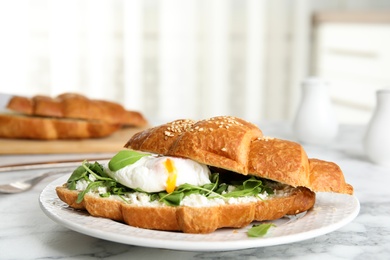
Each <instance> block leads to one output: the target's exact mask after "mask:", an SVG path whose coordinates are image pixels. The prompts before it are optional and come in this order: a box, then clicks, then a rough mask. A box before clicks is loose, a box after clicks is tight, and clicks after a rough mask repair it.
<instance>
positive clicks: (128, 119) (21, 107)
mask: <svg viewBox="0 0 390 260" xmlns="http://www.w3.org/2000/svg"><path fill="white" fill-rule="evenodd" d="M7 108H8V109H10V110H13V111H16V112H20V113H24V114H28V115H36V116H45V117H57V118H75V119H84V120H96V121H97V120H99V121H104V122H107V123H111V124H121V125H131V126H145V125H147V120H146V119H145V118H144V117H143V116H142V114H141V113H139V112H137V111H127V110H126V109H125V108H124V107H123V106H121V105H120V104H118V103H115V102H109V101H104V100H95V99H89V98H87V97H85V96H82V95H79V94H75V93H64V94H61V95H59V96H57V97H55V98H52V97H48V96H41V95H38V96H34V97H32V98H26V97H21V96H14V97H12V98H11V100H10V101H9V103H8V105H7Z"/></svg>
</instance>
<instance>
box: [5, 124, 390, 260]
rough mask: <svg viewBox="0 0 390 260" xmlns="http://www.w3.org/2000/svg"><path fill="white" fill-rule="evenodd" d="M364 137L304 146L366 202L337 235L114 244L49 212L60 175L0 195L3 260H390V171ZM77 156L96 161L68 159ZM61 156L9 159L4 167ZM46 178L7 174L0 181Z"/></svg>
mask: <svg viewBox="0 0 390 260" xmlns="http://www.w3.org/2000/svg"><path fill="white" fill-rule="evenodd" d="M260 127H261V128H262V129H263V132H264V134H265V135H268V136H274V137H279V138H284V139H289V140H294V139H295V138H294V135H293V133H292V131H291V128H290V127H289V125H288V124H282V123H277V122H276V123H275V122H273V123H269V122H268V123H267V122H265V123H262V124H260ZM364 131H365V128H364V127H363V126H350V125H349V126H346V125H343V126H341V128H340V132H339V135H338V137H337V139H336V140H335V141H334V142H332V143H329V144H328V145H327V146H313V145H305V144H304V147H305V149H306V151H307V153H308V155H309V157H317V158H321V159H324V160H330V161H334V162H336V163H337V164H339V165H340V167H341V168H342V170H343V171H344V174H345V177H346V179H347V181H348V182H349V183H350V184H352V185H353V186H354V188H355V195H356V197H357V198H358V199H359V201H360V204H361V210H360V213H359V215H358V216H357V217H356V219H355V220H353V221H352V222H351V223H349V224H348V225H346V226H344V227H342V228H341V229H339V230H337V231H334V232H332V233H329V234H326V235H322V236H319V237H317V238H314V239H310V240H306V241H302V242H297V243H293V244H286V245H279V246H271V247H263V248H255V249H245V250H238V251H228V252H188V251H175V250H166V249H158V248H143V247H137V246H131V245H124V244H119V243H114V242H109V241H105V240H101V239H97V238H93V237H89V236H87V235H83V234H80V233H77V232H75V231H71V230H69V229H67V228H65V227H63V226H61V225H59V224H57V223H55V222H53V221H52V220H51V219H49V218H48V217H47V216H46V215H45V214H44V213H43V212H42V210H41V209H40V207H39V203H38V197H39V194H40V192H41V191H42V190H43V188H44V187H45V186H46V185H47V184H48V183H50V182H51V181H53V180H55V179H56V178H58V177H59V176H51V177H49V178H47V179H45V180H43V181H42V182H40V183H39V184H38V185H37V186H36V187H34V188H33V189H32V190H30V191H28V192H25V193H21V194H13V195H6V194H0V259H95V258H104V259H170V260H173V259H262V258H265V259H286V258H288V259H300V260H302V259H314V258H315V259H390V221H389V220H390V188H389V183H390V169H389V168H383V167H381V166H377V165H374V164H372V163H371V162H369V161H368V160H367V159H366V156H365V154H364V151H363V147H362V138H363V134H364ZM77 156H84V157H88V156H92V155H76V156H75V155H69V156H66V157H69V158H77ZM61 157H63V156H56V155H51V156H46V155H35V156H34V157H31V156H28V155H25V156H23V155H22V156H11V155H3V156H0V165H5V164H9V163H20V162H24V161H28V162H31V161H39V160H47V159H59V158H61ZM92 157H95V155H93V156H92ZM82 159H83V158H80V160H82ZM39 172H41V170H32V171H30V170H29V171H13V172H0V183H6V182H7V181H11V180H15V179H18V178H26V177H27V176H32V175H34V174H38V173H39Z"/></svg>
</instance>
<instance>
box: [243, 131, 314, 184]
mask: <svg viewBox="0 0 390 260" xmlns="http://www.w3.org/2000/svg"><path fill="white" fill-rule="evenodd" d="M248 164H249V166H248V167H249V172H250V173H251V174H252V175H255V176H259V177H262V178H266V179H270V180H274V181H278V182H282V183H286V184H289V185H291V186H294V187H297V186H304V187H311V186H310V180H309V161H308V158H307V155H306V152H305V151H304V149H303V147H302V146H301V145H300V144H298V143H295V142H291V141H286V140H281V139H277V138H268V137H265V138H259V139H256V140H255V141H253V142H252V144H251V147H250V151H249V161H248Z"/></svg>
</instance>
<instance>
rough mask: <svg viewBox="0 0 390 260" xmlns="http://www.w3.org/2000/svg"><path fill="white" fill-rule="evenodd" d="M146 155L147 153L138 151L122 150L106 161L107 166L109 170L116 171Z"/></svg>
mask: <svg viewBox="0 0 390 260" xmlns="http://www.w3.org/2000/svg"><path fill="white" fill-rule="evenodd" d="M148 155H149V154H146V153H139V152H136V151H133V150H122V151H119V152H118V153H117V154H116V155H115V156H114V157H112V158H111V160H110V161H109V162H108V168H110V170H111V171H118V170H120V169H122V168H124V167H126V166H127V165H130V164H133V163H135V162H136V161H138V160H139V159H141V158H142V157H144V156H148Z"/></svg>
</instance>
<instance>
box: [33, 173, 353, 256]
mask: <svg viewBox="0 0 390 260" xmlns="http://www.w3.org/2000/svg"><path fill="white" fill-rule="evenodd" d="M68 177H69V176H67V175H65V176H61V177H59V178H57V179H55V180H54V181H52V182H50V183H49V184H48V185H46V186H45V188H44V189H43V190H42V191H41V193H40V195H39V204H40V208H41V210H42V211H43V212H44V213H45V215H46V216H47V217H49V218H50V219H51V220H53V221H54V222H56V223H57V224H60V225H62V226H64V227H67V228H69V229H71V230H73V231H75V232H78V233H81V234H85V235H88V236H91V237H95V238H99V239H103V240H107V241H112V242H117V243H121V244H127V245H134V246H142V247H149V248H162V249H171V250H181V251H233V250H240V249H249V248H260V247H268V246H274V245H283V244H290V243H295V242H300V241H304V240H308V239H312V238H315V237H318V236H322V235H325V234H328V233H331V232H333V231H336V230H337V229H339V228H341V227H343V226H345V225H347V224H348V223H350V222H352V221H353V220H354V219H355V218H356V217H357V215H358V214H359V212H360V202H359V200H358V199H357V197H356V196H354V195H346V194H338V195H340V196H342V195H344V196H349V198H352V202H353V204H354V207H353V209H352V212H350V213H349V214H348V215H346V216H345V217H344V218H343V219H341V220H339V221H337V222H335V223H332V224H329V225H326V226H322V227H320V228H316V229H312V230H308V231H304V232H300V233H294V234H290V235H285V236H277V237H272V236H268V235H266V236H265V237H261V238H247V239H245V240H243V241H237V240H223V241H209V240H204V238H205V236H208V235H209V234H185V233H180V232H170V231H159V230H147V229H142V228H137V227H132V226H128V225H126V224H124V223H119V222H116V221H113V220H110V219H106V218H98V217H93V216H90V215H88V213H85V215H84V212H82V211H78V210H74V209H71V208H69V207H67V209H68V210H70V211H74V212H75V213H77V214H78V215H79V216H80V217H81V218H92V219H98V220H99V221H103V223H106V222H107V223H112V224H113V225H125V227H126V229H129V230H131V231H134V232H136V231H139V230H141V232H146V233H151V235H153V234H160V235H161V234H165V233H166V234H167V235H168V234H176V235H177V234H180V235H179V236H184V237H185V236H199V238H200V239H199V240H195V241H194V240H172V241H173V242H174V243H173V245H172V243H167V240H160V239H154V238H145V237H137V236H134V235H124V234H117V233H115V234H112V233H110V232H106V231H102V230H94V229H88V228H85V227H84V226H83V225H81V224H80V223H74V222H71V221H69V220H66V219H63V218H61V214H58V213H54V212H52V211H51V210H50V207H54V206H53V205H57V204H64V205H66V204H65V203H64V202H62V201H61V200H60V199H59V198H58V197H57V196H54V197H52V198H47V197H46V196H48V195H50V194H53V193H54V194H55V187H56V186H60V185H62V184H63V183H65V182H66V180H67V178H68ZM319 194H321V195H320V196H327V194H329V193H317V196H318V195H319ZM55 195H56V194H55ZM47 199H51V201H50V202H51V203H52V205H49V202H47V201H46V200H47ZM55 203H57V204H55ZM317 203H318V200H316V204H315V206H317V207H318V206H321V205H317ZM57 207H58V208H56V209H57V210H58V209H63V208H61V207H60V206H57ZM65 207H66V206H65ZM60 212H61V211H60ZM64 212H65V211H64ZM68 213H69V212H67V213H65V215H66V214H68ZM308 214H314V213H313V210H310V211H308ZM297 221H303V219H300V220H297ZM291 224H293V223H290V225H291ZM244 229H245V228H244ZM232 230H242V229H232ZM215 232H218V230H217V231H215ZM201 238H203V239H201ZM168 241H170V240H169V239H168ZM172 241H171V242H172Z"/></svg>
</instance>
